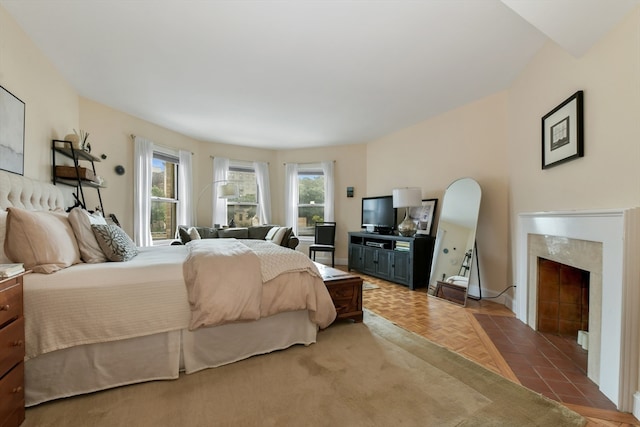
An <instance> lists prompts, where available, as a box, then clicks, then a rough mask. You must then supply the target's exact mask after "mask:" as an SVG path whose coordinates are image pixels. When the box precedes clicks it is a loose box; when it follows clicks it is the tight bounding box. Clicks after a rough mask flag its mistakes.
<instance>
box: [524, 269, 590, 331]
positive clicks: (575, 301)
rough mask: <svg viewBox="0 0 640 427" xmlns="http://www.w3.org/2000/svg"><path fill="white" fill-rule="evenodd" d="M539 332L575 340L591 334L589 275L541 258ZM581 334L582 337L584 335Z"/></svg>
mask: <svg viewBox="0 0 640 427" xmlns="http://www.w3.org/2000/svg"><path fill="white" fill-rule="evenodd" d="M537 288H538V290H537V292H538V305H537V308H536V310H537V312H538V313H537V318H538V322H537V324H536V329H537V330H538V331H539V332H543V333H545V332H546V333H550V334H555V335H561V336H565V337H572V338H575V340H576V342H577V341H578V336H579V335H580V336H582V335H584V332H585V331H589V272H588V271H586V270H582V269H581V268H577V267H572V266H570V265H567V264H563V263H561V262H556V261H551V260H549V259H546V258H541V257H538V285H537ZM581 333H582V334H581Z"/></svg>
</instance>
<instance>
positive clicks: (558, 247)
mask: <svg viewBox="0 0 640 427" xmlns="http://www.w3.org/2000/svg"><path fill="white" fill-rule="evenodd" d="M517 233H518V236H517V241H516V244H517V248H516V278H517V282H516V284H517V288H516V295H515V304H514V308H515V311H516V316H517V317H518V319H520V320H521V321H523V322H525V323H526V324H527V325H529V326H530V327H531V328H533V329H536V322H537V316H536V306H537V258H538V257H543V258H547V259H550V260H552V261H556V262H560V263H563V264H567V265H570V266H572V267H578V268H581V269H583V270H587V271H589V272H590V276H589V286H590V289H589V330H590V331H589V359H588V376H589V378H591V379H592V380H593V381H594V382H595V383H596V384H598V386H599V388H600V390H601V391H602V393H603V394H604V395H605V396H607V397H608V398H609V399H610V400H611V401H612V402H613V403H615V404H616V406H617V407H618V410H620V411H625V412H633V413H634V415H635V416H636V417H638V414H640V393H638V384H639V378H638V376H639V374H640V336H639V334H640V314H639V312H640V310H638V307H637V306H638V303H640V283H639V282H640V208H629V209H616V210H600V211H563V212H534V213H522V214H520V215H519V216H518V231H517Z"/></svg>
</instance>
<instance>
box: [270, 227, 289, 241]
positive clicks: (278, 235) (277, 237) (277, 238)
mask: <svg viewBox="0 0 640 427" xmlns="http://www.w3.org/2000/svg"><path fill="white" fill-rule="evenodd" d="M273 228H277V230H276V232H275V234H274V235H273V237H272V238H271V241H272V242H273V243H275V244H276V245H279V244H280V243H281V242H282V238H283V237H284V234H285V233H286V232H287V227H273ZM265 240H267V239H266V238H265Z"/></svg>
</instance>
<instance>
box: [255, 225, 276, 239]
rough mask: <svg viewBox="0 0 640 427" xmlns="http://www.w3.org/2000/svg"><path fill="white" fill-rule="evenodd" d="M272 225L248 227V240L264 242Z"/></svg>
mask: <svg viewBox="0 0 640 427" xmlns="http://www.w3.org/2000/svg"><path fill="white" fill-rule="evenodd" d="M273 227H275V226H274V225H255V226H253V227H249V238H250V239H259V240H265V237H266V236H267V233H268V232H269V230H271V229H272V228H273Z"/></svg>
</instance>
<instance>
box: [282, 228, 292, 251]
mask: <svg viewBox="0 0 640 427" xmlns="http://www.w3.org/2000/svg"><path fill="white" fill-rule="evenodd" d="M292 234H293V229H292V228H291V227H287V229H286V230H285V231H284V234H283V235H282V239H280V246H286V247H289V238H290V237H291V235H292Z"/></svg>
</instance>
